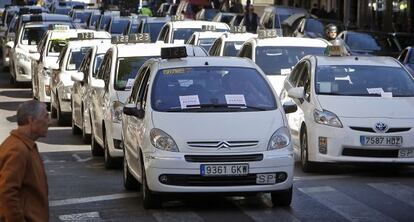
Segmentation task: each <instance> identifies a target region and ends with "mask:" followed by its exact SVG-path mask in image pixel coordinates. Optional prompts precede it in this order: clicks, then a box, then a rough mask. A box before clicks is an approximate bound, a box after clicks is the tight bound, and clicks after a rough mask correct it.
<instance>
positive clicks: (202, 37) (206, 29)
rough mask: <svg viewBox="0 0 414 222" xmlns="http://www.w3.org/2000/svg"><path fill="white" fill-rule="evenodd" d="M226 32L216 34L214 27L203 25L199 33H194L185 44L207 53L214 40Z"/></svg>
mask: <svg viewBox="0 0 414 222" xmlns="http://www.w3.org/2000/svg"><path fill="white" fill-rule="evenodd" d="M224 33H226V32H218V31H217V30H216V27H215V26H211V25H203V26H202V27H201V31H199V32H194V33H193V34H192V35H191V36H190V38H189V39H188V40H187V44H190V45H198V46H201V47H203V48H204V49H205V50H206V51H208V50H209V49H210V47H211V45H212V44H213V42H214V40H216V39H217V38H218V37H220V36H221V35H223V34H224Z"/></svg>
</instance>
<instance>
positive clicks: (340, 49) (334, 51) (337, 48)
mask: <svg viewBox="0 0 414 222" xmlns="http://www.w3.org/2000/svg"><path fill="white" fill-rule="evenodd" d="M324 54H325V55H327V56H347V55H348V52H347V50H346V48H345V47H344V46H343V45H328V46H327V47H326V48H325V52H324Z"/></svg>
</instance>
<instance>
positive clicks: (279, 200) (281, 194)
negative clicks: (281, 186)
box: [271, 187, 293, 207]
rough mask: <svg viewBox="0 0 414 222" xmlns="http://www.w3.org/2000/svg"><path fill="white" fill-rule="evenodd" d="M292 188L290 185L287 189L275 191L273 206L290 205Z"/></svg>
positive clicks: (273, 193) (272, 194)
mask: <svg viewBox="0 0 414 222" xmlns="http://www.w3.org/2000/svg"><path fill="white" fill-rule="evenodd" d="M292 190H293V188H292V187H290V188H289V189H287V190H281V191H275V192H272V193H271V196H272V203H273V206H274V207H276V206H281V207H288V206H290V204H291V203H292V193H293V192H292Z"/></svg>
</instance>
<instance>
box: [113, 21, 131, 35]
mask: <svg viewBox="0 0 414 222" xmlns="http://www.w3.org/2000/svg"><path fill="white" fill-rule="evenodd" d="M128 23H129V21H128V20H126V19H116V20H112V25H111V30H109V32H110V33H111V34H122V33H124V31H125V29H126V28H127V26H128Z"/></svg>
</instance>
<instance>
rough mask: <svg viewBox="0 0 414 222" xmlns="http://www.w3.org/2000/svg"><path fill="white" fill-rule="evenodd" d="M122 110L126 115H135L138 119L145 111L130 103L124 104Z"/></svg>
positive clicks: (141, 117)
mask: <svg viewBox="0 0 414 222" xmlns="http://www.w3.org/2000/svg"><path fill="white" fill-rule="evenodd" d="M123 112H124V114H125V115H127V116H135V117H137V118H139V119H143V118H144V115H145V111H144V110H143V109H141V107H138V106H137V105H135V104H131V103H130V104H126V105H125V106H124V109H123Z"/></svg>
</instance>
